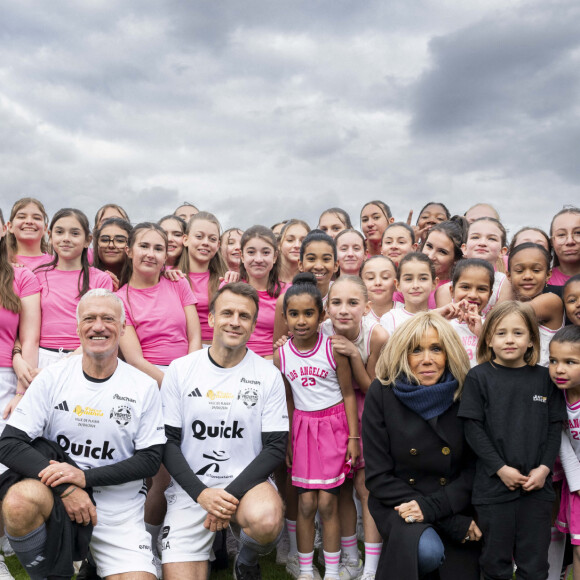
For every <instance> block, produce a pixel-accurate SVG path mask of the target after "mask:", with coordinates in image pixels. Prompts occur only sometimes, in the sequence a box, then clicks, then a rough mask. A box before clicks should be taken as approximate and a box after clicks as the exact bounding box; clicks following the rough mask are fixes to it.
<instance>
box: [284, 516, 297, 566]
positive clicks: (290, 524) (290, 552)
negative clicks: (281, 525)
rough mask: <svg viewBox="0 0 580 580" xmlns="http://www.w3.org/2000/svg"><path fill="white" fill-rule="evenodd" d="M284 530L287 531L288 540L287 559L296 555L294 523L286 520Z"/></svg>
mask: <svg viewBox="0 0 580 580" xmlns="http://www.w3.org/2000/svg"><path fill="white" fill-rule="evenodd" d="M286 529H287V530H288V538H289V540H290V549H289V550H288V558H290V556H294V554H297V553H298V544H297V543H296V522H294V521H292V520H286Z"/></svg>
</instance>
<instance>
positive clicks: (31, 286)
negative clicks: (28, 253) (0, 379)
mask: <svg viewBox="0 0 580 580" xmlns="http://www.w3.org/2000/svg"><path fill="white" fill-rule="evenodd" d="M12 285H13V287H14V292H15V293H16V296H18V297H19V298H25V297H26V296H32V295H33V294H37V293H38V292H40V284H39V283H38V280H37V279H36V276H35V275H34V274H33V273H32V272H31V271H30V270H28V268H14V283H13V284H12ZM19 322H20V315H19V314H16V313H15V312H11V311H10V310H6V308H3V307H2V306H0V367H10V368H12V348H13V347H14V341H15V340H16V336H17V335H18V323H19Z"/></svg>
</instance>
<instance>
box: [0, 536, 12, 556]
mask: <svg viewBox="0 0 580 580" xmlns="http://www.w3.org/2000/svg"><path fill="white" fill-rule="evenodd" d="M0 550H2V552H3V553H4V556H6V558H9V557H10V556H14V550H13V549H12V546H11V545H10V542H9V541H8V538H7V537H6V536H2V537H1V538H0Z"/></svg>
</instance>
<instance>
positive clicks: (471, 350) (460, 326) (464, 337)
mask: <svg viewBox="0 0 580 580" xmlns="http://www.w3.org/2000/svg"><path fill="white" fill-rule="evenodd" d="M483 322H484V320H483V318H482V320H481V323H482V324H483ZM450 323H451V326H452V327H453V330H455V332H456V333H457V334H458V335H459V338H460V339H461V344H463V348H464V349H465V352H466V353H467V356H468V357H469V364H470V365H471V368H473V367H474V366H476V365H477V341H478V340H479V339H478V337H477V335H476V334H474V333H473V332H471V330H470V329H469V325H468V324H466V323H465V322H459V321H458V320H457V319H456V318H454V319H453V320H450Z"/></svg>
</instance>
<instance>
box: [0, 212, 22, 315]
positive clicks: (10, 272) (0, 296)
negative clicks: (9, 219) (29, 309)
mask: <svg viewBox="0 0 580 580" xmlns="http://www.w3.org/2000/svg"><path fill="white" fill-rule="evenodd" d="M1 217H2V214H1V213H0V218H1ZM2 221H4V220H2ZM0 306H2V307H3V308H5V309H6V310H9V311H10V312H14V314H18V313H19V312H20V311H21V309H22V302H21V301H20V298H19V297H18V295H17V294H16V292H14V268H13V267H12V264H11V263H10V259H9V257H8V244H7V240H6V236H3V237H2V238H0Z"/></svg>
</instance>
